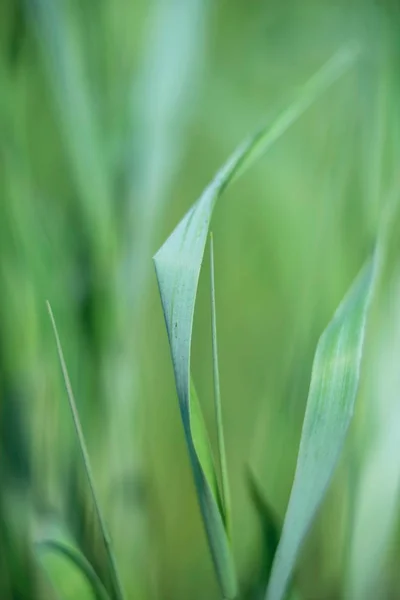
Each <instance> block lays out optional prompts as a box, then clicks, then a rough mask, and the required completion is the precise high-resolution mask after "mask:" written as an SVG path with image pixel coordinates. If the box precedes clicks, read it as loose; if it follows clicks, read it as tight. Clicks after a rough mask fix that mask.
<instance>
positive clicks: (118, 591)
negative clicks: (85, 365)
mask: <svg viewBox="0 0 400 600" xmlns="http://www.w3.org/2000/svg"><path fill="white" fill-rule="evenodd" d="M47 309H48V311H49V315H50V320H51V324H52V326H53V330H54V336H55V338H56V344H57V352H58V356H59V359H60V364H61V370H62V373H63V377H64V381H65V387H66V390H67V396H68V402H69V406H70V409H71V412H72V417H73V421H74V426H75V431H76V435H77V438H78V442H79V448H80V451H81V454H82V460H83V464H84V466H85V472H86V476H87V479H88V483H89V487H90V491H91V494H92V498H93V504H94V507H95V511H96V517H97V520H98V522H99V526H100V531H101V534H102V538H103V542H104V547H105V549H106V552H107V557H108V561H109V567H110V573H111V577H112V585H113V591H114V593H115V598H116V600H123V597H124V595H123V592H122V585H121V581H120V578H119V575H118V569H117V565H116V561H115V557H114V553H113V550H112V548H111V540H110V536H109V533H108V530H107V527H106V524H105V522H104V519H103V515H102V513H101V510H100V505H99V502H98V499H97V494H96V489H95V484H94V478H93V474H92V469H91V466H90V460H89V454H88V451H87V448H86V443H85V437H84V435H83V431H82V426H81V423H80V419H79V414H78V409H77V407H76V402H75V398H74V394H73V391H72V386H71V382H70V379H69V375H68V371H67V366H66V364H65V360H64V353H63V350H62V347H61V342H60V338H59V335H58V331H57V326H56V322H55V319H54V315H53V311H52V310H51V306H50V303H49V302H47Z"/></svg>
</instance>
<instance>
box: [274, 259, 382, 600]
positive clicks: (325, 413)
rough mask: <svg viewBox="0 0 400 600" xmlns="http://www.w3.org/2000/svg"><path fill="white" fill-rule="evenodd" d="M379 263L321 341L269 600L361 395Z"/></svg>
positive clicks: (285, 575) (279, 589)
mask: <svg viewBox="0 0 400 600" xmlns="http://www.w3.org/2000/svg"><path fill="white" fill-rule="evenodd" d="M376 268H377V255H375V257H374V260H373V261H370V262H368V264H367V265H366V266H365V267H364V269H363V271H362V272H361V274H360V275H359V277H358V278H357V279H356V281H355V282H354V284H353V286H352V287H351V289H350V291H349V292H348V294H347V295H346V297H345V298H344V300H343V301H342V303H341V304H340V306H339V308H338V309H337V311H336V313H335V315H334V317H333V319H332V321H331V322H330V323H329V325H328V327H327V328H326V329H325V331H324V332H323V334H322V336H321V338H320V340H319V342H318V346H317V351H316V354H315V358H314V364H313V369H312V375H311V384H310V391H309V395H308V400H307V408H306V412H305V417H304V423H303V429H302V434H301V441H300V449H299V454H298V458H297V466H296V472H295V477H294V482H293V487H292V491H291V495H290V499H289V505H288V508H287V512H286V516H285V521H284V524H283V530H282V536H281V539H280V542H279V546H278V550H277V552H276V555H275V558H274V563H273V567H272V573H271V578H270V581H269V585H268V589H267V594H266V600H282V599H283V598H284V597H285V593H286V592H287V588H288V585H289V583H290V580H291V577H292V574H293V570H294V567H295V563H296V559H297V557H298V554H299V551H300V548H301V545H302V542H303V541H304V538H305V536H306V534H307V532H308V530H309V528H310V526H311V523H312V521H313V519H314V517H315V515H316V512H317V510H318V508H319V506H320V504H321V502H322V500H323V498H324V495H325V492H326V490H327V487H328V485H329V482H330V480H331V477H332V475H333V472H334V469H335V467H336V464H337V462H338V459H339V456H340V453H341V450H342V447H343V443H344V440H345V438H346V434H347V431H348V428H349V425H350V422H351V418H352V415H353V410H354V404H355V400H356V395H357V389H358V383H359V377H360V367H361V360H362V351H363V343H364V337H365V328H366V318H367V311H368V307H369V303H370V298H371V294H372V288H373V284H374V281H375V273H376Z"/></svg>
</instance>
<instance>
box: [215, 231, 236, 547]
mask: <svg viewBox="0 0 400 600" xmlns="http://www.w3.org/2000/svg"><path fill="white" fill-rule="evenodd" d="M210 261H211V265H210V266H211V270H210V273H211V331H212V354H213V378H214V404H215V416H216V421H217V435H218V454H219V460H220V469H221V481H222V503H223V507H224V513H225V526H226V530H227V534H228V537H230V533H231V522H230V512H231V506H230V505H231V501H230V493H229V480H228V468H227V461H226V451H225V439H224V427H223V422H222V406H221V389H220V381H219V366H218V344H217V314H216V306H215V271H214V240H213V235H212V233H210Z"/></svg>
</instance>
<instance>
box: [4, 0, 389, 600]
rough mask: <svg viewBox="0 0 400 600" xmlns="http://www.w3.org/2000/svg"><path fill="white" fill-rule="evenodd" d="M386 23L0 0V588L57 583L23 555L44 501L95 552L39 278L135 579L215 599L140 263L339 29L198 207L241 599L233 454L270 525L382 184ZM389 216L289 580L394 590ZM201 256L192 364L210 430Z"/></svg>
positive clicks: (360, 591) (253, 555) (255, 551)
mask: <svg viewBox="0 0 400 600" xmlns="http://www.w3.org/2000/svg"><path fill="white" fill-rule="evenodd" d="M399 26H400V7H399V5H398V3H397V2H395V1H394V0H391V1H389V0H387V1H385V0H381V1H380V2H373V1H372V0H364V1H355V2H351V3H349V2H344V1H339V2H338V1H333V0H322V1H319V2H313V1H311V0H303V1H300V0H288V1H287V2H265V1H261V0H259V1H255V0H251V1H249V0H247V1H245V0H241V1H239V0H238V1H236V2H233V1H231V2H226V1H222V0H221V1H219V0H218V1H215V2H211V1H210V0H208V1H207V0H151V1H149V2H147V1H143V0H142V1H139V0H138V1H136V2H127V0H101V1H97V2H94V0H25V1H24V0H2V2H0V283H1V303H0V597H1V598H5V599H8V598H21V599H24V600H25V599H28V598H29V599H31V598H32V599H33V598H42V597H46V598H52V596H51V594H52V588H51V585H50V583H49V582H48V580H47V579H46V577H45V574H44V573H43V572H42V571H41V569H39V568H38V565H37V563H36V561H35V558H34V555H33V550H32V548H33V546H32V544H33V541H34V539H35V535H36V533H35V532H36V531H37V525H38V523H40V522H42V521H43V520H44V521H46V520H47V519H50V518H51V517H52V515H56V516H57V519H60V520H61V521H62V522H63V523H64V525H65V526H66V527H67V528H68V531H69V532H70V534H71V535H72V536H73V537H74V538H75V541H76V543H77V545H78V546H79V547H80V548H81V549H82V551H83V552H84V554H85V556H86V557H87V558H88V559H90V562H91V564H92V565H93V566H95V567H96V570H97V571H98V572H99V571H101V570H102V566H104V564H105V560H106V558H105V554H104V548H103V545H102V541H101V535H100V532H99V531H98V526H97V522H96V519H95V518H94V514H93V507H92V504H91V499H90V494H89V492H88V490H87V488H86V482H85V477H84V473H83V471H82V465H81V463H80V461H79V456H78V451H77V446H76V440H75V436H74V431H73V424H72V422H71V419H70V415H69V411H68V406H67V403H66V401H65V394H64V391H63V384H62V380H61V378H60V376H59V368H58V364H57V356H56V354H55V350H54V343H53V339H52V332H51V325H50V322H49V320H48V317H47V313H46V307H45V300H46V298H48V299H49V300H50V301H51V303H52V306H53V309H54V312H55V314H56V315H57V322H58V326H59V329H60V336H61V339H62V340H63V346H64V349H65V354H66V361H67V364H68V367H69V371H70V375H71V379H72V381H73V385H74V390H75V393H76V397H77V402H78V405H79V411H80V415H81V419H82V425H83V429H84V432H85V436H86V439H87V443H88V447H89V453H90V456H91V460H92V463H93V469H94V476H95V480H96V483H97V487H98V488H99V495H100V500H101V505H102V506H103V507H104V511H105V516H106V520H107V522H108V524H109V527H110V529H111V534H112V539H113V543H114V547H115V551H116V556H117V560H118V564H119V565H120V570H121V575H122V579H123V583H124V588H125V590H126V593H127V597H128V598H140V599H143V600H147V599H149V600H152V599H155V598H162V599H166V600H168V599H169V598H171V599H174V600H176V599H178V600H179V599H180V598H182V599H186V598H188V597H190V598H192V599H196V598H199V599H200V598H218V597H219V596H218V593H219V592H218V588H217V584H216V581H215V575H214V571H213V568H212V563H211V559H210V556H209V553H208V548H207V544H206V539H205V536H204V533H203V530H202V526H201V521H200V516H199V510H198V505H197V500H196V497H195V492H194V486H193V481H192V476H191V473H190V467H189V461H188V459H187V454H186V452H185V447H184V444H185V442H184V436H183V432H182V428H181V423H180V420H179V411H178V402H177V398H176V392H175V388H174V381H173V373H172V367H171V363H170V357H169V349H168V341H167V336H166V334H165V330H164V322H163V315H162V309H161V306H160V303H159V299H158V290H157V283H156V278H155V275H154V272H153V264H152V260H151V257H152V255H153V254H154V252H155V251H156V249H157V248H158V247H159V246H160V245H161V243H162V241H163V240H164V239H165V238H166V237H167V235H168V234H169V233H170V232H171V231H172V230H173V228H174V227H175V225H176V224H177V223H178V221H179V220H180V219H181V218H182V217H183V215H184V214H185V212H186V211H187V209H188V208H189V207H190V206H191V205H192V204H193V202H194V200H195V199H196V198H197V197H198V196H199V194H200V193H201V191H202V190H203V189H204V187H205V185H206V183H207V182H208V181H209V180H210V179H211V177H212V175H213V174H214V173H215V171H216V170H217V169H218V167H219V166H220V165H221V164H223V162H224V161H225V159H226V157H227V156H228V155H229V154H230V153H231V151H232V150H233V149H234V148H235V147H236V145H237V144H238V143H239V142H240V141H241V140H242V139H243V138H245V137H246V136H247V134H248V133H249V132H252V131H254V130H255V129H256V128H257V127H258V126H259V125H260V124H261V123H263V122H265V120H266V119H271V121H272V120H273V119H274V117H275V116H276V115H277V114H278V113H279V112H280V111H281V109H282V108H283V107H285V106H286V105H287V103H288V101H290V100H292V99H293V98H296V93H297V92H298V91H299V90H300V89H301V86H302V85H303V84H304V82H305V81H306V80H307V79H308V78H309V77H310V76H311V75H312V74H313V73H314V72H315V71H316V70H317V69H319V68H320V67H321V65H322V64H323V63H324V62H325V61H326V60H327V59H328V58H329V57H330V56H331V55H332V54H334V52H335V51H336V50H337V49H338V48H340V47H342V45H343V44H346V43H348V42H355V43H357V44H358V45H359V47H360V58H359V60H358V62H357V64H356V65H355V67H354V68H353V69H352V70H351V71H349V73H348V74H346V75H345V76H344V77H343V79H342V80H341V81H340V82H337V83H336V84H335V86H334V87H332V89H331V90H330V92H329V94H327V95H325V96H324V97H323V98H321V99H320V100H319V101H318V103H315V105H313V106H312V107H311V108H310V109H309V111H308V112H307V113H306V114H305V115H303V116H302V117H301V119H299V120H298V121H297V122H296V123H295V124H294V126H293V127H292V128H291V129H290V131H288V132H287V133H286V134H285V135H284V136H283V137H282V138H280V139H279V141H278V142H277V143H276V144H275V145H274V146H273V148H271V150H270V152H269V154H268V157H266V158H265V159H264V160H263V161H262V162H260V163H259V164H258V165H257V166H256V167H255V168H254V169H253V170H252V171H251V172H250V173H248V174H246V176H245V177H243V179H242V180H241V181H239V182H237V183H236V185H235V186H234V187H233V188H232V189H231V190H229V192H228V194H227V197H226V200H225V202H223V203H221V204H220V205H218V206H217V207H216V211H215V215H214V217H213V225H212V227H213V231H214V237H215V259H216V264H215V275H216V285H217V289H218V341H219V363H220V376H221V393H222V407H223V419H224V429H225V442H226V447H227V463H228V471H229V479H230V483H231V495H232V530H233V547H234V554H235V561H236V565H237V570H238V574H239V579H240V588H241V590H242V591H243V596H244V595H246V597H249V598H256V597H258V596H257V594H258V593H259V592H260V589H261V588H260V586H259V585H258V584H259V582H262V583H263V584H265V573H266V572H267V571H268V569H269V564H267V563H268V562H269V558H268V556H266V552H265V551H264V541H263V539H262V527H261V526H260V521H259V515H258V514H257V511H256V510H255V508H254V504H253V502H252V497H251V494H250V492H249V488H248V485H247V478H246V472H247V465H248V464H251V468H252V471H254V472H255V473H256V474H257V481H258V482H259V485H260V486H261V488H262V489H261V491H260V493H261V492H262V498H263V499H265V502H266V503H268V506H269V507H270V510H271V514H274V515H276V518H277V520H278V522H279V520H281V519H283V516H284V513H285V510H286V505H287V502H288V498H289V492H290V488H291V485H292V480H293V474H294V467H295V463H296V457H297V451H298V444H299V436H300V430H301V424H302V420H303V416H304V407H305V402H306V398H307V392H308V386H309V381H310V375H311V364H312V360H313V356H314V352H315V347H316V342H317V340H318V338H319V336H320V334H321V332H322V330H323V329H324V328H325V326H326V324H327V323H328V321H329V320H330V318H331V316H332V314H333V312H334V310H335V308H336V307H337V305H338V304H339V301H340V299H341V298H342V297H343V295H344V292H345V290H346V289H347V288H348V287H349V285H350V283H351V281H352V280H353V278H354V277H355V275H356V273H357V272H358V270H359V268H360V266H361V264H362V263H363V262H364V260H365V259H366V257H367V255H368V254H369V253H370V250H371V248H372V245H373V243H374V242H375V240H376V234H377V231H378V227H379V226H380V223H381V220H382V214H383V208H384V207H385V203H386V202H387V200H388V198H389V197H390V198H393V197H394V196H395V192H396V186H397V185H398V176H397V164H398V158H399V155H400V152H399V150H400V148H399V142H400V138H399V131H400V130H399V126H400V122H399V116H398V106H399V79H398V77H399V76H398V73H399V60H400V57H399V48H398V28H399ZM397 214H398V213H396V211H394V214H393V218H392V226H391V227H390V228H389V233H388V252H387V267H386V271H385V276H384V277H383V278H382V281H381V286H380V293H379V297H378V299H377V301H376V303H375V304H374V318H373V323H372V326H371V330H370V331H369V332H367V343H366V360H365V364H364V365H363V369H362V374H361V377H362V385H361V392H360V394H359V395H358V399H357V405H356V406H357V409H356V415H355V420H354V422H353V425H352V428H351V431H350V436H349V438H348V441H347V444H346V447H345V452H344V454H343V456H342V460H341V463H340V466H339V470H338V471H337V472H336V474H335V476H334V480H333V482H332V486H331V487H330V489H329V493H328V496H327V497H326V499H325V501H324V503H323V506H322V510H321V512H320V514H319V516H318V519H317V522H316V523H315V524H314V526H313V528H312V531H311V535H310V537H309V539H308V541H307V544H306V546H305V547H304V548H303V551H302V553H301V558H300V561H299V563H298V568H297V576H296V583H297V587H298V589H299V591H300V593H301V595H302V598H305V599H307V598H327V599H329V598H332V599H333V598H338V597H341V596H342V595H343V596H344V595H345V594H347V597H350V598H353V597H354V598H355V599H358V598H369V597H370V598H377V597H393V598H396V597H398V596H399V595H400V578H399V571H398V569H397V568H396V563H397V562H398V556H399V551H400V546H399V540H398V535H397V531H396V525H397V524H396V513H397V511H398V509H399V506H398V500H399V498H398V495H399V465H398V460H397V459H396V458H395V454H396V450H395V449H396V447H397V446H396V443H397V440H398V436H399V431H400V423H398V411H396V402H397V394H398V385H397V375H396V372H397V371H396V353H397V352H398V351H399V350H400V345H399V341H398V339H397V338H398V330H399V327H398V326H399V323H398V319H399V316H398V311H397V309H396V306H397V305H398V301H397V299H398V267H397V260H398V259H397V256H398V253H397V248H398V243H397V242H396V240H397V237H398V236H396V231H398V228H397V226H398V216H397ZM208 269H209V267H208V265H207V264H205V265H204V273H203V272H202V274H201V277H200V287H199V294H198V299H197V304H196V313H195V322H194V333H193V345H192V370H193V375H194V378H195V381H196V385H197V388H198V392H199V397H200V398H201V401H202V406H203V411H204V413H205V418H206V422H207V428H208V430H209V431H210V432H211V433H212V436H211V437H212V439H211V442H212V444H213V446H214V447H215V448H216V445H217V435H216V429H215V423H214V408H213V401H212V397H213V393H212V356H211V349H210V348H211V345H210V343H211V325H210V308H209V289H208V281H209V272H208ZM396 332H397V333H396ZM378 475H379V479H378ZM371 522H373V523H374V528H370V527H368V524H369V523H371ZM270 558H272V557H270ZM261 561H263V564H261ZM253 591H254V593H253ZM264 591H265V590H263V589H261V596H260V597H263V594H264Z"/></svg>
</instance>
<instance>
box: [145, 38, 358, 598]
mask: <svg viewBox="0 0 400 600" xmlns="http://www.w3.org/2000/svg"><path fill="white" fill-rule="evenodd" d="M356 55H357V52H356V51H355V49H354V48H349V47H346V48H344V49H343V50H341V51H340V52H338V54H336V55H335V56H334V57H333V58H332V59H331V60H329V61H328V63H327V64H326V65H325V66H324V67H323V68H322V69H321V70H320V71H319V72H318V73H317V74H316V75H315V76H314V77H312V78H311V80H310V81H309V82H308V83H307V84H306V85H305V86H304V88H303V90H302V92H301V93H300V94H299V97H298V99H297V101H296V102H295V103H293V104H292V105H290V106H289V107H288V108H287V109H286V110H285V111H283V112H282V113H281V115H280V116H279V117H278V118H277V119H276V121H275V122H273V123H272V124H268V125H267V126H265V127H263V128H262V129H261V130H260V131H259V132H258V133H257V134H256V135H254V136H252V137H251V138H250V139H249V140H248V141H247V142H245V143H244V144H243V145H242V146H240V147H239V148H238V149H237V150H236V152H234V153H233V155H232V156H231V158H230V159H229V160H228V161H227V162H226V164H225V165H224V166H223V167H222V168H221V169H220V171H219V172H218V173H217V175H216V176H215V178H214V179H213V181H212V182H211V183H210V184H209V186H208V187H207V188H206V189H205V191H204V192H203V194H202V196H201V197H200V198H199V200H198V201H197V202H196V203H195V204H194V205H193V206H192V208H191V209H190V210H189V211H188V213H187V214H186V216H185V217H184V218H183V219H182V220H181V221H180V223H179V224H178V226H177V227H176V229H175V230H174V231H173V233H172V234H171V235H170V237H169V238H168V239H167V241H166V242H165V243H164V245H163V246H162V247H161V248H160V250H159V251H158V252H157V254H156V255H155V257H154V262H155V268H156V274H157V280H158V285H159V290H160V296H161V301H162V305H163V311H164V317H165V323H166V328H167V333H168V338H169V344H170V350H171V356H172V362H173V366H174V372H175V383H176V388H177V392H178V398H179V404H180V410H181V416H182V421H183V425H184V429H185V435H186V441H187V445H188V449H189V454H190V458H191V463H192V469H193V472H194V477H195V482H196V487H197V494H198V498H199V503H200V508H201V512H202V515H203V521H204V524H205V528H206V531H207V534H208V540H209V546H210V550H211V553H212V556H213V559H214V564H215V568H216V572H217V575H218V579H219V583H220V585H221V589H222V593H223V594H224V596H225V597H226V598H231V597H234V596H235V595H236V593H237V586H236V578H235V577H234V572H235V571H234V566H233V557H232V554H231V551H230V543H229V540H228V536H227V531H226V527H225V523H224V514H223V512H220V514H219V515H218V514H217V510H218V505H217V504H216V502H215V496H214V495H213V494H212V493H211V491H210V490H211V487H212V485H211V484H210V483H209V481H208V480H207V476H206V473H205V471H204V467H203V465H202V463H201V461H200V458H199V456H198V455H197V452H196V447H195V445H194V443H193V432H192V426H193V424H192V422H191V410H190V403H191V392H190V387H191V383H190V349H191V339H192V329H193V316H194V306H195V301H196V295H197V286H198V281H199V277H200V269H201V265H202V261H203V257H204V250H205V244H206V240H207V235H208V230H209V225H210V220H211V217H212V212H213V209H214V206H215V203H216V202H217V200H218V198H219V197H220V196H221V195H222V193H223V192H224V190H226V188H227V187H228V186H229V185H230V184H231V183H232V182H233V181H234V180H235V179H236V178H237V177H238V176H239V175H241V174H243V173H244V172H245V171H246V170H247V169H248V168H249V167H250V166H251V165H252V164H253V162H254V161H255V160H256V159H257V158H259V157H260V156H261V155H262V154H263V153H265V152H266V151H267V150H268V149H269V148H270V147H271V145H272V144H273V143H274V142H275V141H276V140H277V139H278V138H279V137H280V136H281V135H282V134H283V133H284V132H285V131H286V130H287V129H288V128H289V127H290V125H292V124H293V123H294V122H295V121H296V120H297V119H298V118H299V117H300V116H301V115H302V114H303V112H304V111H305V110H306V109H307V108H308V107H309V106H310V105H311V104H312V103H313V102H314V100H315V99H316V98H318V97H319V96H320V95H321V93H323V92H324V90H326V89H327V88H328V87H329V86H330V85H332V84H333V83H334V81H336V80H337V79H338V77H340V76H341V75H342V74H343V73H344V72H345V71H346V70H347V69H348V68H349V67H350V66H351V65H352V64H353V62H354V59H355V57H356ZM214 479H215V477H214Z"/></svg>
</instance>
